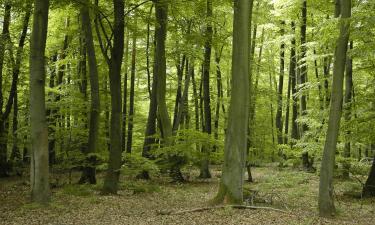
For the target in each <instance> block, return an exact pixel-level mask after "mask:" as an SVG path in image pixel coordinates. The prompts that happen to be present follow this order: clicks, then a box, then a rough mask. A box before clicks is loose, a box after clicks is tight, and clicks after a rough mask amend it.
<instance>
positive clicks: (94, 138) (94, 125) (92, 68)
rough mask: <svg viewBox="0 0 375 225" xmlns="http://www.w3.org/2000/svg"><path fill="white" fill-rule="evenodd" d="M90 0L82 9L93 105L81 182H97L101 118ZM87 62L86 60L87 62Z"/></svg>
mask: <svg viewBox="0 0 375 225" xmlns="http://www.w3.org/2000/svg"><path fill="white" fill-rule="evenodd" d="M88 3H89V2H88V1H86V4H83V5H82V6H81V9H80V14H81V23H82V30H83V31H84V44H85V45H86V52H87V56H88V57H87V59H88V64H89V73H90V85H91V107H90V123H89V138H88V143H87V147H86V148H84V153H85V155H86V163H87V165H88V166H86V167H85V168H84V169H83V172H82V176H81V179H80V182H79V183H85V182H87V181H88V182H89V183H90V184H95V183H96V177H95V174H96V170H95V165H93V164H94V163H95V158H96V157H95V156H94V154H95V153H96V152H97V150H98V137H99V122H100V121H99V120H100V96H99V72H98V67H97V60H96V53H95V47H94V39H93V35H92V29H91V20H90V12H89V8H88V7H87V6H88ZM85 64H86V62H85Z"/></svg>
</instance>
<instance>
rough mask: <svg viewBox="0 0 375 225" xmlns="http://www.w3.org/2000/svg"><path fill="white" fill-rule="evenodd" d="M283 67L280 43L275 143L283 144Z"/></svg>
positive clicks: (282, 29) (282, 46)
mask: <svg viewBox="0 0 375 225" xmlns="http://www.w3.org/2000/svg"><path fill="white" fill-rule="evenodd" d="M284 25H285V22H284V21H282V22H281V26H282V28H281V36H282V37H283V36H284V33H285V31H284ZM284 67H285V43H284V42H282V43H281V46H280V74H279V85H278V91H277V112H276V129H277V143H278V144H279V145H280V144H282V143H283V121H282V117H283V89H284Z"/></svg>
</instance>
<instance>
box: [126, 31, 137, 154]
mask: <svg viewBox="0 0 375 225" xmlns="http://www.w3.org/2000/svg"><path fill="white" fill-rule="evenodd" d="M136 35H137V34H136V33H134V34H133V46H132V62H131V75H130V96H129V116H128V137H127V138H128V139H127V144H126V152H127V153H131V152H132V144H133V127H134V85H135V72H136V71H135V70H136V56H137V36H136Z"/></svg>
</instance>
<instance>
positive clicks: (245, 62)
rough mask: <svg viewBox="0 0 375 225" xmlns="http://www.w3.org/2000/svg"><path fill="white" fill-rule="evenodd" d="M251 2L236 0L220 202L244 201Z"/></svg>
mask: <svg viewBox="0 0 375 225" xmlns="http://www.w3.org/2000/svg"><path fill="white" fill-rule="evenodd" d="M249 18H250V1H248V0H237V1H235V2H234V20H233V52H232V94H231V99H230V106H229V117H228V128H227V132H226V135H225V152H224V165H223V170H222V178H221V180H220V187H219V192H218V194H217V196H216V198H215V200H214V201H215V202H216V203H221V202H225V203H236V204H242V202H243V192H242V188H243V176H244V167H245V158H246V143H247V135H246V134H247V123H248V110H249V108H248V102H249V100H248V99H249V59H250V58H249V50H248V46H249V23H250V20H249Z"/></svg>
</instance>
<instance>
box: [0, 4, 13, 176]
mask: <svg viewBox="0 0 375 225" xmlns="http://www.w3.org/2000/svg"><path fill="white" fill-rule="evenodd" d="M4 8H5V9H4V21H3V30H2V33H1V40H0V177H4V176H7V175H8V172H9V171H8V156H7V155H8V154H7V145H6V144H5V140H6V138H7V136H6V130H5V120H3V119H2V117H3V116H2V115H3V106H4V97H3V96H4V95H3V68H4V58H5V48H6V45H7V43H8V37H9V25H10V20H11V16H10V13H11V8H12V6H11V5H10V2H9V1H7V2H6V3H5V6H4Z"/></svg>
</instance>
